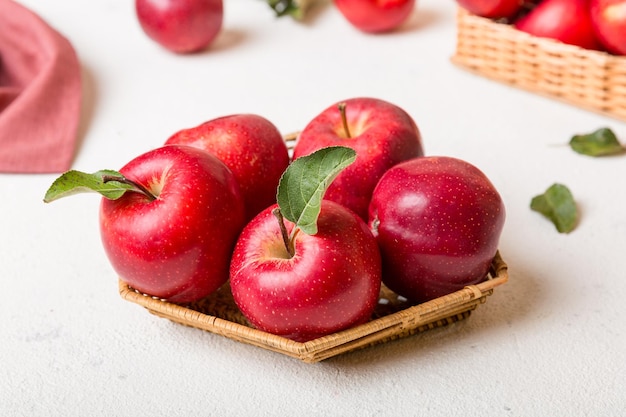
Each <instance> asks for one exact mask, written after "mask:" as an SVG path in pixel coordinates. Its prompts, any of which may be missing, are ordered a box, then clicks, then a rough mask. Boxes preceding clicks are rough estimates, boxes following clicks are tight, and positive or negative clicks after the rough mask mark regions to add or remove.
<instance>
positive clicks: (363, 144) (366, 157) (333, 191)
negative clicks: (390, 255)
mask: <svg viewBox="0 0 626 417" xmlns="http://www.w3.org/2000/svg"><path fill="white" fill-rule="evenodd" d="M339 103H341V102H338V103H335V104H333V105H331V106H329V107H328V108H326V109H325V110H324V111H322V112H321V113H320V114H318V115H317V116H316V117H315V118H313V119H312V120H311V121H310V122H309V123H308V124H307V126H306V127H305V128H304V129H303V130H302V132H301V133H300V135H299V136H298V139H297V141H296V144H295V147H294V152H293V159H294V160H295V159H297V158H299V157H301V156H304V155H308V154H310V153H312V152H314V151H316V150H318V149H321V148H324V147H327V146H347V147H350V148H352V149H354V150H355V152H356V154H357V158H356V161H355V162H354V163H352V164H351V165H350V166H348V167H347V168H346V169H344V170H343V171H342V172H341V173H340V174H339V175H338V176H337V178H336V179H335V180H334V181H333V182H332V184H330V186H329V188H328V190H327V191H326V194H325V196H324V198H325V199H327V200H331V201H334V202H336V203H339V204H341V205H343V206H345V207H347V208H349V209H350V210H352V211H354V212H355V213H357V214H358V215H359V216H361V218H362V219H363V220H364V221H365V222H367V216H368V207H369V203H370V199H371V196H372V191H373V190H374V187H375V186H376V183H377V182H378V180H379V179H380V177H381V176H382V175H383V174H384V173H385V171H387V170H388V169H389V168H391V167H392V166H394V165H396V164H397V163H400V162H402V161H406V160H409V159H411V158H415V157H419V156H422V155H423V154H424V150H423V147H422V138H421V134H420V131H419V129H418V127H417V124H416V123H415V121H414V120H413V118H412V117H411V116H410V115H409V114H408V113H407V112H406V111H404V110H403V109H402V108H400V107H398V106H397V105H395V104H393V103H390V102H388V101H385V100H380V99H376V98H369V97H357V98H352V99H348V100H344V101H343V103H345V104H346V118H347V123H348V125H349V127H350V131H351V134H352V135H351V136H352V137H351V138H348V137H346V135H345V134H344V133H343V132H344V128H343V122H342V118H341V113H340V111H339V109H338V105H339Z"/></svg>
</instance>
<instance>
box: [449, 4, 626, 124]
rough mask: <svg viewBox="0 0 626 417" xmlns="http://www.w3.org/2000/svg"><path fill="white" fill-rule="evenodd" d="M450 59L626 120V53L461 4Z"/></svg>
mask: <svg viewBox="0 0 626 417" xmlns="http://www.w3.org/2000/svg"><path fill="white" fill-rule="evenodd" d="M451 60H452V62H453V63H454V64H456V65H458V66H460V67H462V68H464V69H466V70H469V71H471V72H475V73H477V74H479V75H482V76H485V77H487V78H490V79H493V80H496V81H500V82H503V83H505V84H509V85H513V86H516V87H519V88H522V89H525V90H528V91H531V92H534V93H538V94H541V95H545V96H548V97H551V98H556V99H559V100H563V101H565V102H568V103H570V104H573V105H576V106H578V107H581V108H584V109H587V110H592V111H596V112H599V113H603V114H605V115H608V116H611V117H615V118H618V119H622V120H626V57H619V56H615V55H611V54H608V53H604V52H600V51H591V50H587V49H583V48H580V47H577V46H573V45H567V44H564V43H561V42H558V41H555V40H552V39H547V38H539V37H535V36H531V35H529V34H527V33H525V32H522V31H519V30H517V29H515V28H513V27H512V26H510V25H508V24H504V23H497V22H494V21H492V20H490V19H486V18H482V17H478V16H475V15H472V14H470V13H468V12H467V11H465V10H463V9H461V8H460V9H459V10H458V13H457V43H456V50H455V54H454V55H453V57H452V59H451Z"/></svg>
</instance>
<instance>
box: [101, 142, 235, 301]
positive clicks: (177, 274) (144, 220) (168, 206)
mask: <svg viewBox="0 0 626 417" xmlns="http://www.w3.org/2000/svg"><path fill="white" fill-rule="evenodd" d="M120 172H121V173H122V174H123V175H124V176H125V177H127V178H129V179H131V180H133V181H135V182H137V183H140V184H142V185H143V186H144V187H146V188H148V189H150V190H153V192H154V193H156V194H158V197H157V199H156V200H150V199H148V197H146V196H145V195H144V194H141V193H137V192H127V193H125V194H124V195H123V196H122V197H121V198H120V199H118V200H108V199H106V198H103V199H102V202H101V205H100V232H101V233H100V234H101V238H102V243H103V246H104V250H105V253H106V255H107V256H108V258H109V261H110V262H111V264H112V266H113V268H114V270H115V271H116V272H117V274H119V276H120V278H121V279H122V280H123V281H125V282H126V283H128V284H129V285H130V286H131V287H133V288H134V289H136V290H138V291H140V292H143V293H146V294H149V295H151V296H154V297H158V298H163V299H167V300H168V301H170V302H173V303H188V302H193V301H196V300H199V299H201V298H203V297H205V296H207V295H209V294H210V293H211V292H213V291H214V290H216V289H217V288H218V287H220V286H221V285H222V284H224V283H225V282H226V281H227V279H228V268H229V263H230V255H231V253H232V249H233V247H234V244H235V241H236V239H237V236H238V234H239V232H240V231H241V230H242V229H243V226H244V221H245V220H244V207H243V199H242V197H241V194H240V192H239V186H238V185H237V182H236V181H235V178H234V177H233V175H232V173H231V172H230V170H229V169H228V168H227V167H226V166H225V165H224V164H223V163H222V162H221V161H220V160H219V159H217V158H216V157H215V156H213V155H210V154H208V153H206V152H203V151H201V150H199V149H195V148H192V147H188V146H166V147H162V148H158V149H155V150H152V151H149V152H147V153H145V154H142V155H140V156H138V157H137V158H135V159H133V160H132V161H130V162H129V163H128V164H126V165H125V166H124V167H123V168H122V169H121V170H120ZM159 189H160V191H159Z"/></svg>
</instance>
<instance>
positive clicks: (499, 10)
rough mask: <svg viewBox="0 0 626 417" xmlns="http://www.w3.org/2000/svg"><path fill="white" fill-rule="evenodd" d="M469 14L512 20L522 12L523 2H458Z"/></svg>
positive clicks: (487, 0) (490, 0)
mask: <svg viewBox="0 0 626 417" xmlns="http://www.w3.org/2000/svg"><path fill="white" fill-rule="evenodd" d="M457 3H458V4H459V6H461V7H462V8H464V9H465V10H467V11H468V12H470V13H472V14H475V15H477V16H481V17H487V18H490V19H503V18H507V19H508V18H512V17H514V16H515V15H516V14H517V13H519V12H520V11H521V10H522V7H523V5H524V1H523V0H457Z"/></svg>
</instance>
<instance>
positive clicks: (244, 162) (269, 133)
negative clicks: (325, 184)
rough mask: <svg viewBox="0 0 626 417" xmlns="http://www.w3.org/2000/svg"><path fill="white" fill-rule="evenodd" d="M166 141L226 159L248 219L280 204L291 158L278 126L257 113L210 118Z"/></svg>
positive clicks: (169, 143)
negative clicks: (283, 177)
mask: <svg viewBox="0 0 626 417" xmlns="http://www.w3.org/2000/svg"><path fill="white" fill-rule="evenodd" d="M165 144H166V145H172V144H179V145H189V146H194V147H197V148H200V149H202V150H204V151H207V152H210V153H212V154H214V155H215V156H217V157H218V158H219V159H220V160H221V161H222V162H224V163H225V164H226V166H227V167H228V168H230V170H231V171H232V172H233V175H234V176H235V179H236V180H237V182H238V183H239V188H240V189H241V192H242V194H243V198H244V202H245V206H246V217H247V219H248V220H250V219H252V217H254V216H255V215H256V214H258V213H259V212H260V211H261V210H263V209H265V208H267V207H269V206H271V205H272V204H274V203H276V187H278V182H279V180H280V177H281V175H282V174H283V172H284V171H285V169H286V168H287V165H289V161H290V160H289V152H288V150H287V145H286V144H285V141H284V140H283V137H282V135H281V134H280V132H279V131H278V129H277V128H276V126H274V124H272V123H271V122H270V121H269V120H267V119H265V118H263V117H261V116H258V115H255V114H234V115H230V116H224V117H219V118H217V119H213V120H209V121H207V122H204V123H202V124H200V125H198V126H196V127H192V128H189V129H183V130H180V131H178V132H176V133H175V134H174V135H172V136H171V137H170V138H169V139H168V140H167V141H166V142H165Z"/></svg>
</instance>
